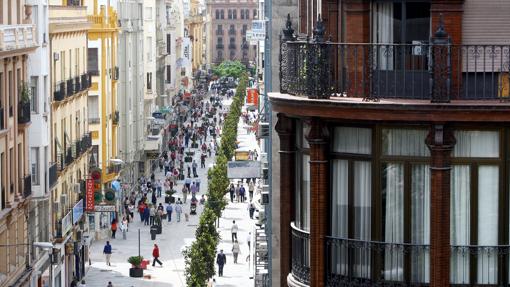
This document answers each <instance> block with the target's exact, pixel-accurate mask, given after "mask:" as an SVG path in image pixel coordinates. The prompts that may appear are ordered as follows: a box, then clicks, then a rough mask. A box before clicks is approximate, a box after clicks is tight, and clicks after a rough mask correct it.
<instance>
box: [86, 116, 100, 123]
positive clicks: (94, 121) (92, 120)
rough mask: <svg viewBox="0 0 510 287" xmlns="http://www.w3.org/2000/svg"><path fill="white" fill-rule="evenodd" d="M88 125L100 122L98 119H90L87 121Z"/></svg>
mask: <svg viewBox="0 0 510 287" xmlns="http://www.w3.org/2000/svg"><path fill="white" fill-rule="evenodd" d="M88 122H89V125H94V124H99V123H100V122H101V119H100V118H98V117H97V118H90V117H89V119H88Z"/></svg>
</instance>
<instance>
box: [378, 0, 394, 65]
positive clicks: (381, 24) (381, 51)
mask: <svg viewBox="0 0 510 287" xmlns="http://www.w3.org/2000/svg"><path fill="white" fill-rule="evenodd" d="M374 5H375V11H376V12H375V13H374V16H375V21H374V22H373V23H374V25H376V29H373V31H375V34H374V35H373V37H374V43H378V44H380V45H378V46H376V47H377V51H376V54H375V57H376V61H377V62H376V67H377V68H378V69H379V70H393V58H394V54H395V51H394V49H393V46H392V45H391V44H393V25H394V23H393V5H394V4H393V3H392V2H385V3H384V2H383V3H375V4H374Z"/></svg>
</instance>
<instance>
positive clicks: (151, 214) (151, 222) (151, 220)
mask: <svg viewBox="0 0 510 287" xmlns="http://www.w3.org/2000/svg"><path fill="white" fill-rule="evenodd" d="M154 216H156V208H154V205H151V207H150V210H149V225H150V226H152V225H154Z"/></svg>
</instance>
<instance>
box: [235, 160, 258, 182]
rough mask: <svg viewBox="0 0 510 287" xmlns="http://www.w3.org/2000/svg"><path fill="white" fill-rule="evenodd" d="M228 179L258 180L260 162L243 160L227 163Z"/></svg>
mask: <svg viewBox="0 0 510 287" xmlns="http://www.w3.org/2000/svg"><path fill="white" fill-rule="evenodd" d="M227 177H228V178H236V179H237V178H239V179H240V178H259V177H260V161H252V160H243V161H229V162H228V166H227Z"/></svg>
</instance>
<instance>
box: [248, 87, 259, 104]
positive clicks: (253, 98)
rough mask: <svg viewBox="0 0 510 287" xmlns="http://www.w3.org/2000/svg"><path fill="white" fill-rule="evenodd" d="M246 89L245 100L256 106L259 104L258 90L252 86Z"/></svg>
mask: <svg viewBox="0 0 510 287" xmlns="http://www.w3.org/2000/svg"><path fill="white" fill-rule="evenodd" d="M246 91H247V93H246V102H247V103H250V104H253V105H254V106H256V107H258V106H259V91H258V90H257V89H254V88H247V89H246Z"/></svg>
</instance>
